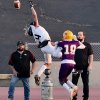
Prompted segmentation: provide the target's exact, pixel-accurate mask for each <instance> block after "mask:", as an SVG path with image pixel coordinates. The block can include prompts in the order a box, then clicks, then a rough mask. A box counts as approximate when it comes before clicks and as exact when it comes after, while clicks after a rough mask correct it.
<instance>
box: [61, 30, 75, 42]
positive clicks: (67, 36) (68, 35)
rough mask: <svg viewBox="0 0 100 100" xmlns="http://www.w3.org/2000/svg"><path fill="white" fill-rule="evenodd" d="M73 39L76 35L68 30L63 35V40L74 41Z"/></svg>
mask: <svg viewBox="0 0 100 100" xmlns="http://www.w3.org/2000/svg"><path fill="white" fill-rule="evenodd" d="M73 38H74V35H73V32H72V31H70V30H66V31H65V32H64V33H63V40H66V41H72V40H73Z"/></svg>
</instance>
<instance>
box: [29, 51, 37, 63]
mask: <svg viewBox="0 0 100 100" xmlns="http://www.w3.org/2000/svg"><path fill="white" fill-rule="evenodd" d="M30 60H31V62H32V63H34V62H35V61H36V59H35V56H34V55H33V53H31V52H30Z"/></svg>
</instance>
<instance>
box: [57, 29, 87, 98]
mask: <svg viewBox="0 0 100 100" xmlns="http://www.w3.org/2000/svg"><path fill="white" fill-rule="evenodd" d="M58 47H60V48H62V50H61V52H62V58H61V67H60V71H59V82H60V84H61V85H62V86H63V87H64V88H65V89H66V90H67V91H68V92H69V93H70V100H72V99H73V96H74V95H76V93H77V92H78V87H77V86H76V85H74V84H73V83H72V82H71V81H70V80H69V79H68V78H67V77H68V76H69V75H70V73H71V72H72V70H73V68H74V65H75V61H74V56H75V50H76V49H84V48H85V46H84V45H83V44H82V43H80V42H79V41H78V40H76V39H74V35H73V33H72V32H71V31H70V30H67V31H65V32H64V33H63V41H60V42H58Z"/></svg>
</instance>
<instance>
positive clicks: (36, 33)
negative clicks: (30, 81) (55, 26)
mask: <svg viewBox="0 0 100 100" xmlns="http://www.w3.org/2000/svg"><path fill="white" fill-rule="evenodd" d="M30 5H31V11H32V16H33V18H34V22H32V23H31V24H30V27H29V29H28V32H27V33H28V35H30V36H33V38H34V39H35V42H36V43H38V48H41V51H42V52H43V54H44V58H45V63H44V64H43V65H42V66H41V68H40V69H39V71H38V73H37V75H35V77H34V78H35V83H36V84H37V85H39V84H40V76H41V75H42V73H43V72H44V71H45V69H49V68H50V67H49V66H50V65H51V63H52V57H51V55H52V56H54V57H58V58H59V57H61V56H62V53H61V52H60V51H61V49H60V48H56V46H53V45H52V43H51V38H50V36H49V33H48V32H47V31H46V30H45V29H44V28H43V27H42V26H40V25H39V22H38V17H37V13H36V11H35V9H34V7H33V4H32V2H30Z"/></svg>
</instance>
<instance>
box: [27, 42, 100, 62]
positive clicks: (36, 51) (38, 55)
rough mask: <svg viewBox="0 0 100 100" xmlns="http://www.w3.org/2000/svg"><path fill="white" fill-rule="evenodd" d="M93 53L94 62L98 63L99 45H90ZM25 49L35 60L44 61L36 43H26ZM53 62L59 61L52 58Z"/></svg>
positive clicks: (99, 58)
mask: <svg viewBox="0 0 100 100" xmlns="http://www.w3.org/2000/svg"><path fill="white" fill-rule="evenodd" d="M91 46H92V48H93V52H94V61H100V43H91ZM26 49H29V50H30V51H32V52H33V53H34V55H35V57H36V59H37V61H44V57H43V53H42V52H41V50H40V49H39V48H37V44H36V43H27V42H26ZM53 60H54V61H58V60H59V59H57V58H54V57H53Z"/></svg>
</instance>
